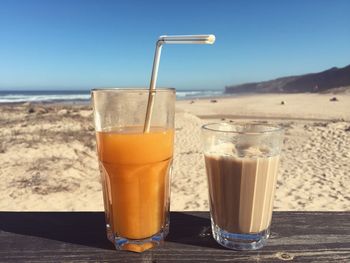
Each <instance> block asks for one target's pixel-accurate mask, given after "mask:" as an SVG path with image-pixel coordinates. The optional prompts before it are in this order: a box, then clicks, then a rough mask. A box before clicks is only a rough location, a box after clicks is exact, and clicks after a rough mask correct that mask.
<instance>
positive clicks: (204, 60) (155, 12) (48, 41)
mask: <svg viewBox="0 0 350 263" xmlns="http://www.w3.org/2000/svg"><path fill="white" fill-rule="evenodd" d="M206 33H212V34H215V35H216V39H217V41H216V43H215V44H214V45H213V46H209V45H191V46H190V45H166V46H164V48H163V51H162V57H161V63H160V69H159V78H158V86H167V87H169V86H171V87H175V88H177V89H208V88H209V89H223V88H224V86H225V85H231V84H239V83H243V82H251V81H261V80H268V79H272V78H276V77H281V76H286V75H293V74H302V73H309V72H317V71H321V70H325V69H327V68H330V67H333V66H337V67H343V66H345V65H348V64H350V1H348V0H344V1H341V0H328V1H323V0H317V1H316V0H308V1H306V0H293V1H282V0H279V1H258V0H256V1H244V0H242V1H234V0H216V1H214V0H211V1H205V0H176V1H175V0H172V1H166V0H163V1H152V0H148V1H145V0H144V1H136V0H125V1H117V0H114V1H112V0H111V1H106V0H95V1H91V0H49V1H48V0H42V1H34V0H22V1H18V0H0V89H10V88H21V89H23V88H32V89H33V88H65V89H67V88H91V87H100V86H118V87H121V86H148V85H149V80H150V73H151V68H152V62H153V55H154V47H155V42H156V40H157V38H158V36H160V35H164V34H169V35H170V34H206Z"/></svg>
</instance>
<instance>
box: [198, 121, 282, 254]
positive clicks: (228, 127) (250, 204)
mask: <svg viewBox="0 0 350 263" xmlns="http://www.w3.org/2000/svg"><path fill="white" fill-rule="evenodd" d="M282 139H283V130H282V129H281V128H280V127H278V126H274V125H268V124H258V123H240V124H229V123H213V124H207V125H204V126H203V127H202V141H203V148H204V157H205V166H206V171H207V178H208V186H209V187H208V188H209V199H210V211H211V223H212V232H213V236H214V239H215V240H216V241H217V242H218V243H219V244H221V245H223V246H225V247H227V248H231V249H237V250H249V249H258V248H261V247H262V246H263V245H264V244H265V242H266V240H267V238H268V237H269V233H270V224H271V218H272V210H273V199H274V193H275V188H276V181H277V168H278V163H279V156H280V152H281V147H282Z"/></svg>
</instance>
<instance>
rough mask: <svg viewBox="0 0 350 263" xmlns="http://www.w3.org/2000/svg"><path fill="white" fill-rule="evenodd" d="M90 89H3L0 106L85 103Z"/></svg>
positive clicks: (180, 94)
mask: <svg viewBox="0 0 350 263" xmlns="http://www.w3.org/2000/svg"><path fill="white" fill-rule="evenodd" d="M90 93H91V89H35V88H33V89H3V90H0V104H5V103H6V104H9V103H10V104H11V103H26V102H32V103H50V102H56V103H60V102H68V103H86V102H89V101H90V97H91V95H90ZM223 95H224V90H223V89H222V90H218V89H188V90H183V89H181V90H176V99H177V100H185V99H196V98H207V97H216V96H223Z"/></svg>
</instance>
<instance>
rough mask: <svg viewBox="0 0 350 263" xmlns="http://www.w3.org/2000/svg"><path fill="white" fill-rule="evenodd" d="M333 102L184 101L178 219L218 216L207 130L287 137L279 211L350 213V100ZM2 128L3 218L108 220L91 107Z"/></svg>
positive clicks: (13, 117)
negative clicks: (81, 215)
mask: <svg viewBox="0 0 350 263" xmlns="http://www.w3.org/2000/svg"><path fill="white" fill-rule="evenodd" d="M330 98H331V96H330V95H329V94H328V95H327V94H322V95H320V94H276V95H275V94H264V95H249V96H239V97H228V98H215V101H216V102H213V101H212V99H210V98H209V99H200V100H193V101H189V100H183V101H178V102H177V104H176V108H177V110H176V116H175V117H176V130H175V132H176V138H175V152H174V166H173V176H172V183H171V210H196V211H201V210H208V209H209V207H208V193H207V182H206V175H205V169H204V160H203V156H202V153H201V143H200V127H201V125H202V124H204V123H207V122H215V121H228V122H235V121H248V120H250V121H251V120H254V121H261V122H273V123H278V124H280V125H282V126H283V127H284V128H285V140H284V148H283V153H282V156H281V165H280V169H279V174H278V183H277V190H276V196H275V210H296V211H301V210H303V211H304V210H318V211H326V210H332V211H334V210H342V211H349V209H350V190H349V189H350V165H349V160H350V107H349V105H350V95H345V94H344V95H337V98H338V101H335V102H332V101H330ZM281 101H284V102H285V103H284V104H281ZM0 123H1V126H0V127H1V128H0V136H1V144H0V165H1V170H0V210H7V211H101V210H103V201H102V193H101V185H100V176H99V170H98V163H97V155H96V152H95V147H96V146H95V137H94V136H95V133H94V127H93V121H92V110H91V108H90V107H88V106H84V105H63V104H46V105H39V104H35V105H31V104H17V105H2V106H0Z"/></svg>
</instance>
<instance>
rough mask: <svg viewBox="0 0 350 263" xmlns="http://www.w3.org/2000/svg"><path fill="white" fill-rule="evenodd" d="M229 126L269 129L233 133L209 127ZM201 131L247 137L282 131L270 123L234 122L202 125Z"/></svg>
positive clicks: (279, 126) (279, 127)
mask: <svg viewBox="0 0 350 263" xmlns="http://www.w3.org/2000/svg"><path fill="white" fill-rule="evenodd" d="M221 124H225V125H229V126H231V127H234V126H241V127H242V126H243V125H255V126H260V127H269V128H271V129H269V130H266V131H253V132H252V131H233V130H228V129H218V128H212V127H210V126H214V125H221ZM201 128H202V130H205V131H212V132H220V133H231V134H247V135H258V134H267V133H278V132H283V131H284V129H283V127H282V126H281V125H278V124H271V123H257V122H236V123H230V122H211V123H207V124H204V125H202V127H201Z"/></svg>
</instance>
